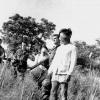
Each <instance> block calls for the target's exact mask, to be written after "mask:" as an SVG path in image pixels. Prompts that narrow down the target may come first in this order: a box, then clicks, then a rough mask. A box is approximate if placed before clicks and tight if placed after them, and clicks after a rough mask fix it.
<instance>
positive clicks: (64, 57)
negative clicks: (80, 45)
mask: <svg viewBox="0 0 100 100" xmlns="http://www.w3.org/2000/svg"><path fill="white" fill-rule="evenodd" d="M71 35H72V31H71V29H69V28H68V29H62V30H61V31H60V32H59V39H60V46H59V47H58V48H57V50H56V54H55V56H54V58H53V61H52V63H51V65H50V67H49V70H48V75H50V74H52V79H51V84H52V86H51V92H50V100H57V90H58V87H59V85H60V86H61V89H60V93H61V99H60V100H66V99H67V98H66V97H67V96H66V94H65V93H66V84H67V80H68V78H69V76H70V75H71V73H72V71H73V69H74V66H75V64H76V60H77V49H76V47H75V46H74V45H73V44H72V43H71V42H70V38H71Z"/></svg>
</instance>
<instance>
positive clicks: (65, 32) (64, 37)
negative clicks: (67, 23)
mask: <svg viewBox="0 0 100 100" xmlns="http://www.w3.org/2000/svg"><path fill="white" fill-rule="evenodd" d="M71 35H72V31H71V29H70V28H68V29H66V28H64V29H61V30H60V32H59V40H60V43H61V44H62V43H70V38H71Z"/></svg>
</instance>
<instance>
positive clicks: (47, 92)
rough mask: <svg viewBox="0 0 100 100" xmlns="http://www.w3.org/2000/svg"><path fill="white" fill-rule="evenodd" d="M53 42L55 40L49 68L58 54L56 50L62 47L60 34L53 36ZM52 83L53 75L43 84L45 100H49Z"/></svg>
mask: <svg viewBox="0 0 100 100" xmlns="http://www.w3.org/2000/svg"><path fill="white" fill-rule="evenodd" d="M52 40H53V43H54V46H53V48H52V49H51V50H49V66H50V65H51V63H52V60H53V58H54V55H55V53H56V49H57V48H58V47H59V46H60V42H59V34H53V35H52ZM50 81H51V75H50V76H47V77H46V78H45V79H44V80H43V82H42V98H43V100H47V99H48V98H49V95H50V89H51V82H50Z"/></svg>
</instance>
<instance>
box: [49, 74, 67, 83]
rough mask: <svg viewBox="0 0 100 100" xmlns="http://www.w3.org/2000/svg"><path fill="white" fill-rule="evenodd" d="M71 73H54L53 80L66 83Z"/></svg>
mask: <svg viewBox="0 0 100 100" xmlns="http://www.w3.org/2000/svg"><path fill="white" fill-rule="evenodd" d="M68 77H69V75H67V74H52V79H51V81H57V82H59V83H66V82H67V79H68Z"/></svg>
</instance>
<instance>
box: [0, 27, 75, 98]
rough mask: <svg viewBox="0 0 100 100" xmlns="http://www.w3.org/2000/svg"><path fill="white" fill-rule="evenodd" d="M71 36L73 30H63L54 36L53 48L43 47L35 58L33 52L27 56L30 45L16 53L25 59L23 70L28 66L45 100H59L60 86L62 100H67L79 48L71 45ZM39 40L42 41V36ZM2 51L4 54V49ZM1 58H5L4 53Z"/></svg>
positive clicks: (23, 46) (23, 45) (27, 68)
mask: <svg viewBox="0 0 100 100" xmlns="http://www.w3.org/2000/svg"><path fill="white" fill-rule="evenodd" d="M71 36H72V30H71V29H70V28H68V29H67V28H63V29H61V30H60V31H59V34H53V35H52V40H53V42H54V46H53V48H52V49H48V48H47V46H46V45H45V44H43V45H41V47H40V53H38V54H37V55H35V58H34V57H33V56H34V54H32V52H31V55H27V51H29V50H30V47H31V46H30V44H29V46H28V48H27V49H26V48H25V43H22V48H21V50H18V51H17V52H16V57H17V58H18V59H22V58H24V61H23V62H22V65H21V68H22V67H25V66H26V67H25V68H24V69H25V71H26V70H30V73H31V74H32V76H33V78H34V79H35V80H36V81H37V82H38V85H39V86H40V87H41V89H42V97H43V100H48V99H49V100H57V97H58V96H57V93H58V92H57V91H58V88H59V86H60V94H61V100H67V94H66V90H67V88H66V84H67V80H68V79H69V77H70V76H71V74H72V72H73V69H74V66H75V64H76V60H77V48H76V46H75V45H74V44H72V43H71V41H70V39H71ZM39 39H40V40H41V36H40V37H39ZM41 41H42V40H41ZM1 42H2V41H1V40H0V43H1ZM0 48H1V47H0ZM28 49H29V50H28ZM0 50H1V51H2V52H4V49H0ZM1 51H0V52H1ZM20 55H21V56H20ZM1 56H4V53H2V55H1ZM32 58H34V60H32ZM19 63H20V62H19ZM16 66H17V65H16ZM19 71H22V72H23V69H20V68H19Z"/></svg>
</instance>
